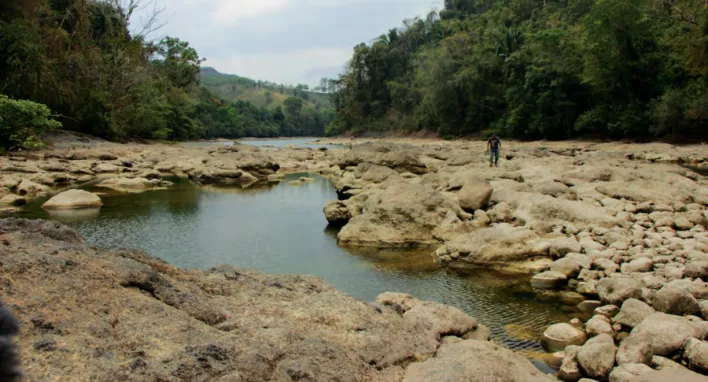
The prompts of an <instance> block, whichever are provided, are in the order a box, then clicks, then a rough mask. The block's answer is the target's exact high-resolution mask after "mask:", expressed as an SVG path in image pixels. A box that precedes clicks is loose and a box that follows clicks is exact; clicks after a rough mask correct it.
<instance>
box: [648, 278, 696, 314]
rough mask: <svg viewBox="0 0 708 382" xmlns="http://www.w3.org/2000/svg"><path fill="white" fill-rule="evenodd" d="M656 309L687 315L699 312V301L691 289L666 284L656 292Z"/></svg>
mask: <svg viewBox="0 0 708 382" xmlns="http://www.w3.org/2000/svg"><path fill="white" fill-rule="evenodd" d="M653 303H654V309H656V310H657V311H659V312H663V313H669V314H676V315H685V314H693V315H696V314H699V313H700V307H699V306H698V301H697V300H696V298H695V297H693V295H692V294H691V292H690V290H688V289H686V288H681V287H678V286H674V285H670V284H669V285H666V286H664V287H663V288H661V289H659V290H658V291H657V292H656V293H655V294H654V301H653Z"/></svg>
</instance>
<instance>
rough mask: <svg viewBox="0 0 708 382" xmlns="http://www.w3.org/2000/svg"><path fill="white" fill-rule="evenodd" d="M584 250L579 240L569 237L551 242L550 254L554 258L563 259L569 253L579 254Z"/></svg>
mask: <svg viewBox="0 0 708 382" xmlns="http://www.w3.org/2000/svg"><path fill="white" fill-rule="evenodd" d="M582 249H583V248H582V247H581V246H580V243H578V241H577V240H575V239H574V238H569V237H559V238H556V239H554V240H553V241H551V247H550V249H549V252H550V254H551V255H552V256H555V257H563V256H565V255H567V254H569V253H578V252H580V251H581V250H582Z"/></svg>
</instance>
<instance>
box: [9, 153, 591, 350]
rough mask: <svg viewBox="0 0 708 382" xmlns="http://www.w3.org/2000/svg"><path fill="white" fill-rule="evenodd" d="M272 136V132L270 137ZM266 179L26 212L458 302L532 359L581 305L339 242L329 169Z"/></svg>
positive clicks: (373, 289) (179, 183)
mask: <svg viewBox="0 0 708 382" xmlns="http://www.w3.org/2000/svg"><path fill="white" fill-rule="evenodd" d="M271 142H272V141H271ZM303 175H305V174H291V175H289V176H288V177H287V179H285V181H283V182H281V183H279V184H272V185H270V186H268V187H265V188H256V189H241V188H219V187H197V186H196V185H194V184H193V183H191V182H190V181H188V180H186V179H180V178H170V180H171V181H173V182H175V186H174V187H171V188H169V189H165V190H155V191H149V192H144V193H140V194H121V193H116V192H110V191H108V192H107V190H105V189H97V188H94V187H93V186H92V185H86V186H85V187H83V188H84V189H87V190H90V191H94V192H100V193H102V194H101V198H102V199H103V201H104V206H103V208H102V209H101V210H100V212H96V213H88V214H87V213H86V212H75V211H74V212H63V213H61V214H56V213H52V214H50V213H48V212H46V211H44V210H42V209H41V207H40V206H41V204H42V203H43V202H44V200H35V201H33V202H32V203H31V204H30V205H29V206H28V207H27V208H26V209H24V210H23V212H21V213H20V214H19V216H20V217H27V218H44V219H54V220H58V221H62V222H64V223H66V224H68V225H70V226H72V227H74V228H76V229H77V230H78V231H79V232H81V233H82V234H83V235H84V236H85V237H86V239H87V240H88V241H89V242H91V243H92V244H95V245H98V246H103V247H108V248H141V249H144V250H146V251H147V252H149V253H150V254H152V255H153V256H157V257H160V258H162V259H164V260H166V261H168V262H170V263H171V264H173V265H175V266H179V267H183V268H189V269H193V268H197V269H208V268H210V267H213V266H216V265H219V264H231V265H236V266H239V267H244V268H253V269H258V270H261V271H264V272H269V273H291V274H309V275H314V276H319V277H321V278H323V279H324V280H326V281H327V282H329V283H331V284H333V285H335V286H336V287H337V288H339V289H341V290H343V291H344V292H346V293H349V294H350V295H352V296H354V297H357V298H360V299H363V300H367V301H373V300H375V298H376V296H377V295H378V294H379V293H382V292H385V291H392V292H405V293H410V294H412V295H413V296H415V297H417V298H420V299H426V300H433V301H438V302H441V303H445V304H449V305H453V306H456V307H458V308H460V309H462V310H464V311H465V312H467V313H468V314H470V315H471V316H473V317H475V318H477V320H478V321H479V322H481V323H483V324H485V325H487V326H489V327H490V328H491V329H492V333H493V337H494V339H495V340H496V341H498V342H500V343H502V344H504V345H505V346H507V347H509V348H512V349H515V350H517V351H520V352H522V353H525V354H526V355H527V356H529V357H530V358H536V357H539V356H540V355H542V354H543V350H542V347H541V345H540V342H539V341H538V338H539V337H540V335H541V333H542V332H543V330H545V328H546V327H548V326H549V325H550V324H553V323H557V322H562V321H567V320H569V319H570V318H571V317H576V316H579V313H578V312H577V311H576V310H575V309H574V308H573V307H569V306H564V305H562V304H560V303H558V302H556V301H541V300H539V299H538V298H537V297H536V294H534V293H533V291H531V290H530V288H529V286H528V285H529V284H528V278H525V277H509V276H504V275H501V274H498V273H494V272H488V271H478V272H472V273H467V274H460V273H457V272H453V271H449V270H444V269H441V268H439V267H438V266H437V264H436V262H435V260H434V256H433V255H432V254H431V253H425V252H395V251H372V250H369V251H362V250H353V249H346V248H341V247H339V246H338V245H337V240H336V235H337V230H336V229H332V228H328V226H327V221H326V219H325V217H324V214H323V212H322V209H323V207H324V206H325V205H326V204H327V202H329V201H331V200H335V199H337V195H336V193H335V190H334V187H333V185H332V184H331V183H330V181H329V180H328V179H326V178H323V177H319V176H317V175H312V174H308V175H307V176H310V177H313V178H314V179H315V180H314V181H313V182H309V183H305V184H303V185H302V186H299V187H298V186H293V185H290V184H288V181H290V180H295V179H298V178H300V177H301V176H303Z"/></svg>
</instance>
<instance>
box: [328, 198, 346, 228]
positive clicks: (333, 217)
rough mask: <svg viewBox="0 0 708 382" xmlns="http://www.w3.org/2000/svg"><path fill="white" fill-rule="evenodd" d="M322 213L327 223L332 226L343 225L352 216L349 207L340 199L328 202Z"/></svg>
mask: <svg viewBox="0 0 708 382" xmlns="http://www.w3.org/2000/svg"><path fill="white" fill-rule="evenodd" d="M324 214H325V217H326V218H327V221H328V222H329V224H332V225H334V226H343V225H345V224H347V222H349V220H350V219H351V218H352V213H351V212H350V211H349V207H347V205H346V204H344V202H340V201H334V202H329V203H328V204H327V205H326V206H325V208H324Z"/></svg>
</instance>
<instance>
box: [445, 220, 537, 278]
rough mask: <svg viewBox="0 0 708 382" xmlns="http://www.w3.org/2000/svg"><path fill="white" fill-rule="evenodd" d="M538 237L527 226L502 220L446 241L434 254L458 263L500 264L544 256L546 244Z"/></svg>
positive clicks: (476, 264)
mask: <svg viewBox="0 0 708 382" xmlns="http://www.w3.org/2000/svg"><path fill="white" fill-rule="evenodd" d="M539 239H540V238H539V237H538V235H536V234H535V233H534V232H533V231H531V230H529V229H528V228H523V227H514V226H512V225H510V224H506V223H503V224H497V225H495V226H492V227H489V228H484V229H480V230H477V231H474V232H471V233H468V234H465V235H462V236H460V237H458V238H456V239H454V240H452V241H450V242H447V243H445V245H443V246H442V247H440V248H439V249H438V251H437V254H438V256H439V257H440V258H441V259H445V256H448V257H451V258H453V259H456V263H458V264H462V265H463V264H470V265H475V266H488V267H489V266H504V265H508V264H509V263H512V262H522V261H528V260H530V259H533V258H537V257H545V256H548V243H544V242H543V241H541V240H539Z"/></svg>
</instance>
